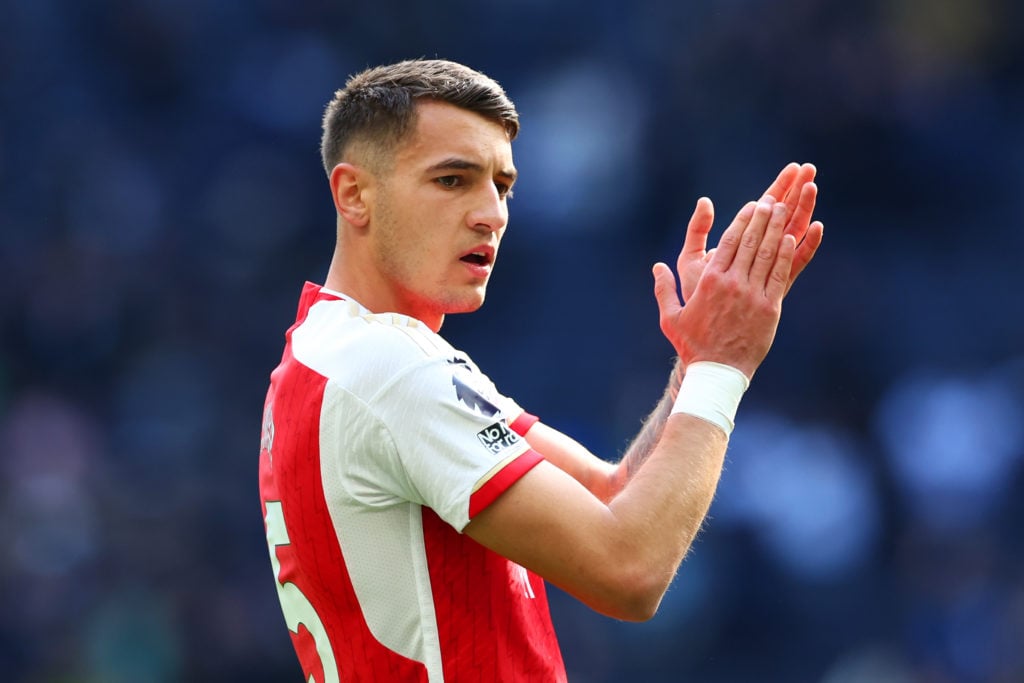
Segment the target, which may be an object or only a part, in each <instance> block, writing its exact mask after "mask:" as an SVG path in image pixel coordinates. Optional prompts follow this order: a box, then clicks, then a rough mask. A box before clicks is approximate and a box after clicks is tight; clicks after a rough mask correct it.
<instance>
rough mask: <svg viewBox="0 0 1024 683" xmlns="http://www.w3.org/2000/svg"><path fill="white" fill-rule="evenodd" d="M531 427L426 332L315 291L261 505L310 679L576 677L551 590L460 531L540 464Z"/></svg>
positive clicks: (276, 411)
mask: <svg viewBox="0 0 1024 683" xmlns="http://www.w3.org/2000/svg"><path fill="white" fill-rule="evenodd" d="M535 421H536V418H535V417H533V416H531V415H529V414H526V413H524V412H523V411H522V409H521V408H519V407H518V406H517V405H516V404H515V403H514V402H513V401H512V400H510V399H508V398H506V397H504V396H502V395H501V394H499V393H498V391H497V390H496V389H495V387H494V385H493V384H492V383H491V381H490V380H489V379H487V377H486V376H484V375H483V374H482V373H481V372H480V371H479V369H478V368H477V367H476V366H475V365H474V364H473V362H472V361H471V360H470V359H469V358H468V357H467V356H466V355H465V354H463V353H461V352H459V351H457V350H455V349H454V348H453V347H452V346H451V345H449V344H448V343H447V342H446V341H444V340H443V339H442V338H441V337H440V336H438V335H437V334H435V333H434V332H433V331H431V330H430V329H429V328H428V327H427V326H426V325H424V324H422V323H420V322H419V321H417V320H414V319H412V318H409V317H407V316H402V315H397V314H391V313H387V314H373V313H370V312H369V311H367V310H366V309H365V308H363V307H361V306H360V305H359V304H357V303H356V302H354V301H352V300H350V299H348V298H346V297H345V296H344V295H342V294H338V293H335V292H331V291H329V290H326V289H323V288H321V287H320V286H318V285H314V284H311V283H307V284H306V286H305V288H304V289H303V292H302V297H301V300H300V303H299V311H298V316H297V319H296V322H295V325H293V326H292V327H291V329H289V330H288V332H287V334H286V346H285V350H284V355H283V357H282V359H281V364H280V365H279V366H278V367H277V369H275V370H274V372H273V374H272V375H271V380H270V389H269V391H268V393H267V399H266V404H265V407H264V419H263V438H262V443H261V448H260V497H261V499H262V503H263V514H264V520H265V522H266V530H267V541H268V545H269V549H270V561H271V565H272V567H273V570H274V574H275V578H276V582H277V591H278V596H279V597H280V600H281V606H282V610H283V611H284V616H285V621H286V623H287V626H288V629H289V630H290V631H291V636H292V642H293V644H294V645H295V649H296V652H297V653H298V656H299V660H300V662H301V664H302V669H303V675H304V680H305V681H307V683H308V682H309V681H316V683H335V682H337V681H381V682H382V683H384V682H386V683H393V682H395V681H429V682H430V683H440V682H441V681H445V682H447V683H453V682H458V681H466V682H471V683H480V682H482V681H501V682H504V683H508V682H512V681H545V682H546V681H564V680H565V677H566V676H565V667H564V665H563V663H562V657H561V654H560V652H559V649H558V644H557V641H556V639H555V633H554V628H553V626H552V624H551V617H550V614H549V612H548V603H547V596H546V593H545V589H544V582H543V580H541V579H540V578H539V577H538V576H536V575H535V574H533V573H532V572H529V571H527V570H526V569H524V568H523V567H521V566H519V565H517V564H515V563H513V562H511V561H509V560H507V559H506V558H504V557H502V556H500V555H498V554H496V553H494V552H492V551H490V550H488V549H486V548H484V547H483V546H481V545H479V544H478V543H476V542H475V541H473V540H472V539H471V538H469V537H468V536H465V535H464V534H462V533H461V532H462V530H463V528H464V527H465V526H466V524H468V523H469V521H470V519H471V518H472V517H473V516H474V515H475V514H477V513H478V512H480V511H481V510H483V509H485V508H486V507H487V506H488V505H489V504H490V503H491V502H493V501H494V500H495V499H496V498H497V497H498V496H499V495H501V494H502V492H504V491H505V490H506V489H508V487H509V486H511V485H512V484H513V483H514V482H515V481H517V480H518V479H519V477H521V476H522V475H523V474H525V473H526V472H527V471H529V470H530V468H532V467H533V466H534V465H536V464H537V463H538V462H540V460H541V456H540V455H539V454H538V453H537V452H535V451H533V450H532V449H530V447H529V445H528V444H527V443H526V440H525V439H523V438H521V436H522V434H525V432H526V430H527V429H529V427H530V426H531V425H532V424H533V423H534V422H535Z"/></svg>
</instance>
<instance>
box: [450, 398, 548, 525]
mask: <svg viewBox="0 0 1024 683" xmlns="http://www.w3.org/2000/svg"><path fill="white" fill-rule="evenodd" d="M536 421H537V418H534V422H536ZM517 422H518V420H517ZM531 424H532V423H531ZM543 459H544V457H543V456H542V455H541V454H540V453H538V452H537V451H535V450H533V449H532V448H531V449H530V450H528V451H526V452H525V453H523V454H522V455H520V456H519V457H517V458H516V459H514V460H512V461H511V462H510V463H508V464H507V465H505V466H504V467H503V468H501V469H500V470H499V471H498V472H497V473H495V475H494V476H493V477H491V478H490V479H488V480H487V482H486V483H484V485H483V486H481V487H480V488H479V489H477V490H476V491H474V492H473V495H471V496H470V497H469V518H470V519H473V518H474V517H476V516H477V514H479V513H480V512H482V511H483V510H485V509H487V506H488V505H490V504H491V503H493V502H494V501H495V500H497V498H498V496H500V495H501V494H502V493H504V492H505V491H507V490H508V489H509V487H510V486H512V484H514V483H516V482H517V481H519V479H520V478H522V476H523V475H524V474H526V473H527V472H529V471H530V470H532V469H533V468H534V467H536V466H537V465H538V464H539V463H540V461H541V460H543Z"/></svg>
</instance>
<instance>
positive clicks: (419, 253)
mask: <svg viewBox="0 0 1024 683" xmlns="http://www.w3.org/2000/svg"><path fill="white" fill-rule="evenodd" d="M417 113H418V120H417V125H416V129H415V131H414V132H413V133H412V135H411V136H410V137H409V139H408V140H406V141H405V142H404V143H402V144H400V145H399V147H398V148H397V150H396V151H395V153H394V161H393V164H392V168H391V170H390V172H385V173H384V174H383V176H384V177H383V178H381V179H380V184H379V186H378V188H377V192H376V193H375V195H374V198H373V200H372V206H371V208H370V211H371V214H370V224H369V237H370V239H371V241H372V248H371V253H372V257H373V259H374V261H375V264H374V265H375V267H376V269H377V270H378V272H379V275H380V282H381V284H382V286H384V287H386V288H387V289H388V290H389V291H388V292H387V294H388V298H390V299H391V300H392V303H393V305H394V308H393V309H392V310H395V311H397V312H400V313H405V314H407V315H411V316H413V317H415V318H417V319H419V320H422V321H423V322H425V323H426V324H427V325H429V326H431V327H432V328H434V329H435V330H436V329H438V328H439V327H440V325H441V322H442V321H443V319H444V315H445V314H446V313H464V312H468V311H475V310H476V309H477V308H479V307H480V305H481V304H483V301H484V294H485V290H486V288H487V281H488V279H489V278H490V275H491V269H492V268H493V266H494V261H495V257H496V256H497V253H498V244H499V242H500V241H501V237H502V235H503V234H504V233H505V226H506V225H507V224H508V194H509V190H510V189H511V187H512V184H513V182H515V175H516V171H515V168H514V167H513V165H512V145H511V143H510V141H509V138H508V134H507V133H506V132H505V129H504V128H503V127H502V126H501V125H500V124H498V123H495V122H493V121H490V120H488V119H485V118H483V117H482V116H480V115H478V114H475V113H473V112H470V111H466V110H464V109H459V108H458V107H455V106H453V105H449V104H442V103H437V102H421V103H420V104H419V105H418V106H417Z"/></svg>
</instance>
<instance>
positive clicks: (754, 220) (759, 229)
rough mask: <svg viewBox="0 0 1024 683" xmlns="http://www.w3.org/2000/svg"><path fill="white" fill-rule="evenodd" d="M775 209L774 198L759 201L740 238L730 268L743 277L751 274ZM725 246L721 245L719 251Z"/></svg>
mask: <svg viewBox="0 0 1024 683" xmlns="http://www.w3.org/2000/svg"><path fill="white" fill-rule="evenodd" d="M774 207H775V200H774V199H773V198H772V197H766V198H765V199H762V200H761V201H759V202H758V203H757V206H756V207H755V208H754V214H753V216H752V217H751V218H750V221H749V222H748V223H747V227H746V229H745V230H744V231H743V234H742V235H741V236H740V238H739V246H738V247H737V249H736V255H735V257H734V258H733V262H732V265H731V266H730V267H731V268H736V269H737V271H738V272H739V273H742V274H743V276H748V275H749V273H750V267H751V265H752V264H753V263H754V257H755V256H756V255H757V252H758V250H759V249H760V248H761V242H762V240H763V239H764V234H765V230H766V228H767V227H768V221H769V219H770V218H771V217H772V213H773V209H774ZM723 240H724V235H723ZM723 246H724V245H722V244H719V247H718V248H719V250H721V249H722V248H723Z"/></svg>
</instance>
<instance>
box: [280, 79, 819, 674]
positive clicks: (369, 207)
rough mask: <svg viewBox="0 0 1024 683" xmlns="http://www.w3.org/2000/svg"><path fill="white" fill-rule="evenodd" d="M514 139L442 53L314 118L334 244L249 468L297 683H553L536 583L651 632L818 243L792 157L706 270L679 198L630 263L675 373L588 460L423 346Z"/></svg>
mask: <svg viewBox="0 0 1024 683" xmlns="http://www.w3.org/2000/svg"><path fill="white" fill-rule="evenodd" d="M518 129H519V123H518V115H517V113H516V110H515V108H514V106H513V105H512V103H511V102H510V101H509V99H508V97H507V96H506V95H505V93H504V91H503V90H502V88H501V87H500V86H499V85H498V84H497V83H495V82H494V81H493V80H491V79H490V78H488V77H486V76H484V75H483V74H480V73H478V72H476V71H474V70H472V69H469V68H467V67H465V66H462V65H460V64H455V63H452V62H447V61H443V60H413V61H407V62H402V63H398V64H393V65H389V66H384V67H377V68H373V69H369V70H367V71H364V72H362V73H360V74H358V75H356V76H354V77H352V78H350V79H349V81H348V83H347V84H346V87H345V88H344V89H343V90H340V91H338V92H337V93H336V95H335V97H334V99H333V100H332V101H331V102H330V104H329V105H328V107H327V110H326V113H325V115H324V120H323V139H322V153H323V162H324V168H325V170H326V172H327V175H328V177H329V180H330V190H331V196H332V197H333V199H334V205H335V208H336V210H337V243H336V247H335V251H334V256H333V260H332V262H331V265H330V269H329V271H328V273H327V279H326V281H325V283H324V284H323V286H320V285H314V284H310V283H307V284H306V285H305V288H304V289H303V291H302V295H301V298H300V300H299V306H298V314H297V316H296V321H295V324H294V325H293V326H292V327H291V328H290V329H289V330H288V331H287V333H286V336H285V339H286V344H285V349H284V355H283V357H282V359H281V363H280V365H279V366H278V367H277V368H276V369H275V370H274V372H273V374H272V375H271V380H270V389H269V391H268V393H267V398H266V404H265V408H264V419H263V433H262V443H261V453H260V494H261V498H262V503H263V513H264V520H265V524H266V531H267V541H268V545H269V549H270V560H271V565H272V568H273V571H274V574H275V579H276V582H277V591H278V595H279V598H280V601H281V606H282V609H283V611H284V616H285V621H286V623H287V626H288V629H289V630H290V631H291V636H292V640H293V644H294V646H295V649H296V651H297V653H298V657H299V660H300V662H301V664H302V669H303V675H304V677H305V680H306V681H316V682H317V683H333V682H335V681H341V680H352V681H382V682H388V683H390V682H393V681H429V682H430V683H439V682H440V681H446V682H449V683H450V682H453V681H469V682H473V683H479V682H481V681H501V682H504V683H508V682H513V681H564V680H565V668H564V665H563V663H562V658H561V654H560V652H559V648H558V644H557V641H556V638H555V634H554V631H553V628H552V625H551V620H550V616H549V613H548V605H547V599H546V596H545V588H544V586H545V583H544V582H545V580H546V581H550V582H552V583H553V584H555V585H556V586H559V587H560V588H562V589H564V590H565V591H567V592H568V593H570V594H572V595H573V596H575V597H576V598H578V599H579V600H581V601H582V602H584V603H586V604H587V605H589V606H590V607H592V608H593V609H595V610H597V611H599V612H602V613H604V614H607V615H610V616H612V617H616V618H619V619H626V620H644V619H648V618H650V617H651V616H652V615H653V614H654V613H655V611H656V610H657V608H658V604H659V602H660V600H661V597H662V595H663V594H664V592H665V590H666V589H667V587H668V585H669V583H670V581H671V580H672V578H673V576H674V574H675V572H676V570H677V568H678V567H679V565H680V563H681V562H682V559H683V557H684V555H685V554H686V552H687V549H688V548H689V546H690V543H691V542H692V540H693V538H694V536H695V534H696V533H697V531H698V528H699V527H700V525H701V522H702V520H703V519H704V516H705V513H706V512H707V509H708V506H709V505H710V502H711V499H712V495H713V493H714V491H715V487H716V485H717V482H718V477H719V473H720V471H721V468H722V462H723V458H724V454H725V450H726V444H727V442H728V437H729V433H730V431H731V429H732V427H733V419H734V416H735V413H736V409H737V406H738V403H739V401H740V397H741V395H742V394H743V392H744V390H745V389H746V387H747V385H748V382H749V379H750V378H751V377H752V376H753V375H754V372H755V370H756V369H757V367H758V365H759V364H760V363H761V361H762V359H763V358H764V357H765V354H766V353H767V352H768V349H769V347H770V346H771V343H772V340H773V338H774V335H775V330H776V326H777V325H778V321H779V315H780V309H781V303H782V300H783V297H784V296H785V294H786V292H787V291H788V289H789V287H790V286H791V285H792V283H793V281H794V279H795V278H796V277H797V275H799V273H800V271H802V270H803V268H804V267H805V266H806V265H807V263H808V262H809V261H810V260H811V259H812V257H813V256H814V253H815V251H816V249H817V247H818V245H819V244H820V242H821V236H822V226H821V224H820V223H818V222H813V223H812V222H811V213H812V211H813V208H814V204H815V197H816V191H817V190H816V187H815V185H814V183H813V182H812V180H813V177H814V173H815V171H814V167H813V166H811V165H810V164H805V165H798V164H790V165H788V166H786V168H784V169H783V171H782V173H780V175H779V177H778V178H777V179H776V180H775V182H774V183H773V184H772V185H771V187H769V189H768V192H767V193H766V194H765V196H764V197H763V198H761V199H760V200H759V201H757V202H751V203H749V204H747V205H746V206H744V207H743V208H742V210H741V211H740V212H739V213H738V214H737V215H736V218H735V219H734V220H733V221H732V223H731V225H730V226H729V227H728V228H727V229H726V231H725V233H724V234H723V236H722V238H721V240H720V242H719V244H718V246H717V248H715V249H712V250H710V251H708V250H706V242H707V235H708V233H709V231H710V229H711V225H712V220H713V212H712V206H711V203H710V201H709V200H707V199H701V200H700V201H698V203H697V208H696V210H695V211H694V214H693V217H692V219H691V221H690V225H689V227H688V229H687V234H686V238H685V241H684V245H683V248H682V251H681V253H680V256H679V260H678V262H677V264H676V272H675V273H674V272H673V270H672V269H671V268H669V266H667V265H665V264H657V265H655V266H654V270H653V275H654V292H655V297H656V299H657V302H658V307H659V311H660V324H661V329H662V331H663V333H664V335H665V336H666V337H667V338H668V340H669V341H670V342H671V343H672V344H673V346H674V347H675V350H676V352H677V354H678V360H677V362H676V366H675V368H673V370H672V372H671V375H670V377H671V379H670V380H669V384H668V388H667V390H666V392H665V394H664V397H663V398H662V400H661V402H660V404H659V405H658V406H657V408H656V409H655V410H654V412H653V413H652V415H650V416H649V417H648V419H647V420H646V422H645V423H644V426H643V428H642V430H641V432H640V434H639V435H638V436H637V438H636V439H635V441H634V442H633V443H632V445H631V446H630V447H629V449H627V452H626V454H625V455H624V456H623V458H622V460H621V461H620V462H619V463H618V464H617V465H614V464H611V463H610V462H608V461H606V460H603V459H601V458H598V457H596V456H595V455H593V454H591V453H590V452H588V451H587V449H586V448H584V447H583V446H582V445H580V444H579V443H577V442H576V441H574V440H573V439H571V438H570V437H568V436H566V435H564V434H561V433H560V432H558V431H556V430H555V429H553V428H551V427H549V426H547V425H545V424H544V423H542V422H540V421H539V420H538V418H537V417H535V416H533V415H531V414H530V413H528V412H526V411H524V410H523V409H522V408H521V407H519V406H518V405H517V404H516V403H515V401H513V400H512V399H511V398H509V397H507V396H506V395H504V394H503V393H501V392H500V391H498V389H497V388H496V387H495V386H494V385H493V383H492V382H491V381H490V380H489V379H488V378H487V376H486V375H485V374H484V373H483V372H482V371H481V370H480V369H479V368H478V367H477V366H476V365H475V364H474V363H473V361H472V360H471V359H470V358H469V357H468V356H467V355H466V354H465V353H463V352H461V351H459V350H458V349H455V348H453V347H452V346H451V345H449V344H448V342H446V341H445V340H444V338H442V337H441V336H439V334H438V333H439V331H440V329H441V325H442V323H443V321H444V318H445V316H446V315H447V314H449V313H465V312H470V311H474V310H476V309H477V308H479V307H480V305H481V304H482V303H483V301H484V293H485V290H486V287H487V281H488V278H489V277H490V274H491V271H492V269H493V268H494V266H495V263H496V259H497V256H498V249H499V246H500V243H501V238H502V236H503V235H504V233H505V228H506V226H507V224H508V198H509V195H510V193H511V190H512V186H513V184H514V183H515V181H516V169H515V165H514V164H513V161H512V147H511V142H512V140H513V139H514V138H515V137H516V134H517V133H518ZM677 276H678V280H679V283H678V285H677ZM677 287H681V292H682V295H683V300H685V302H686V305H685V306H683V305H682V303H681V300H680V297H679V294H678V293H677V291H678V290H677Z"/></svg>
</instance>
